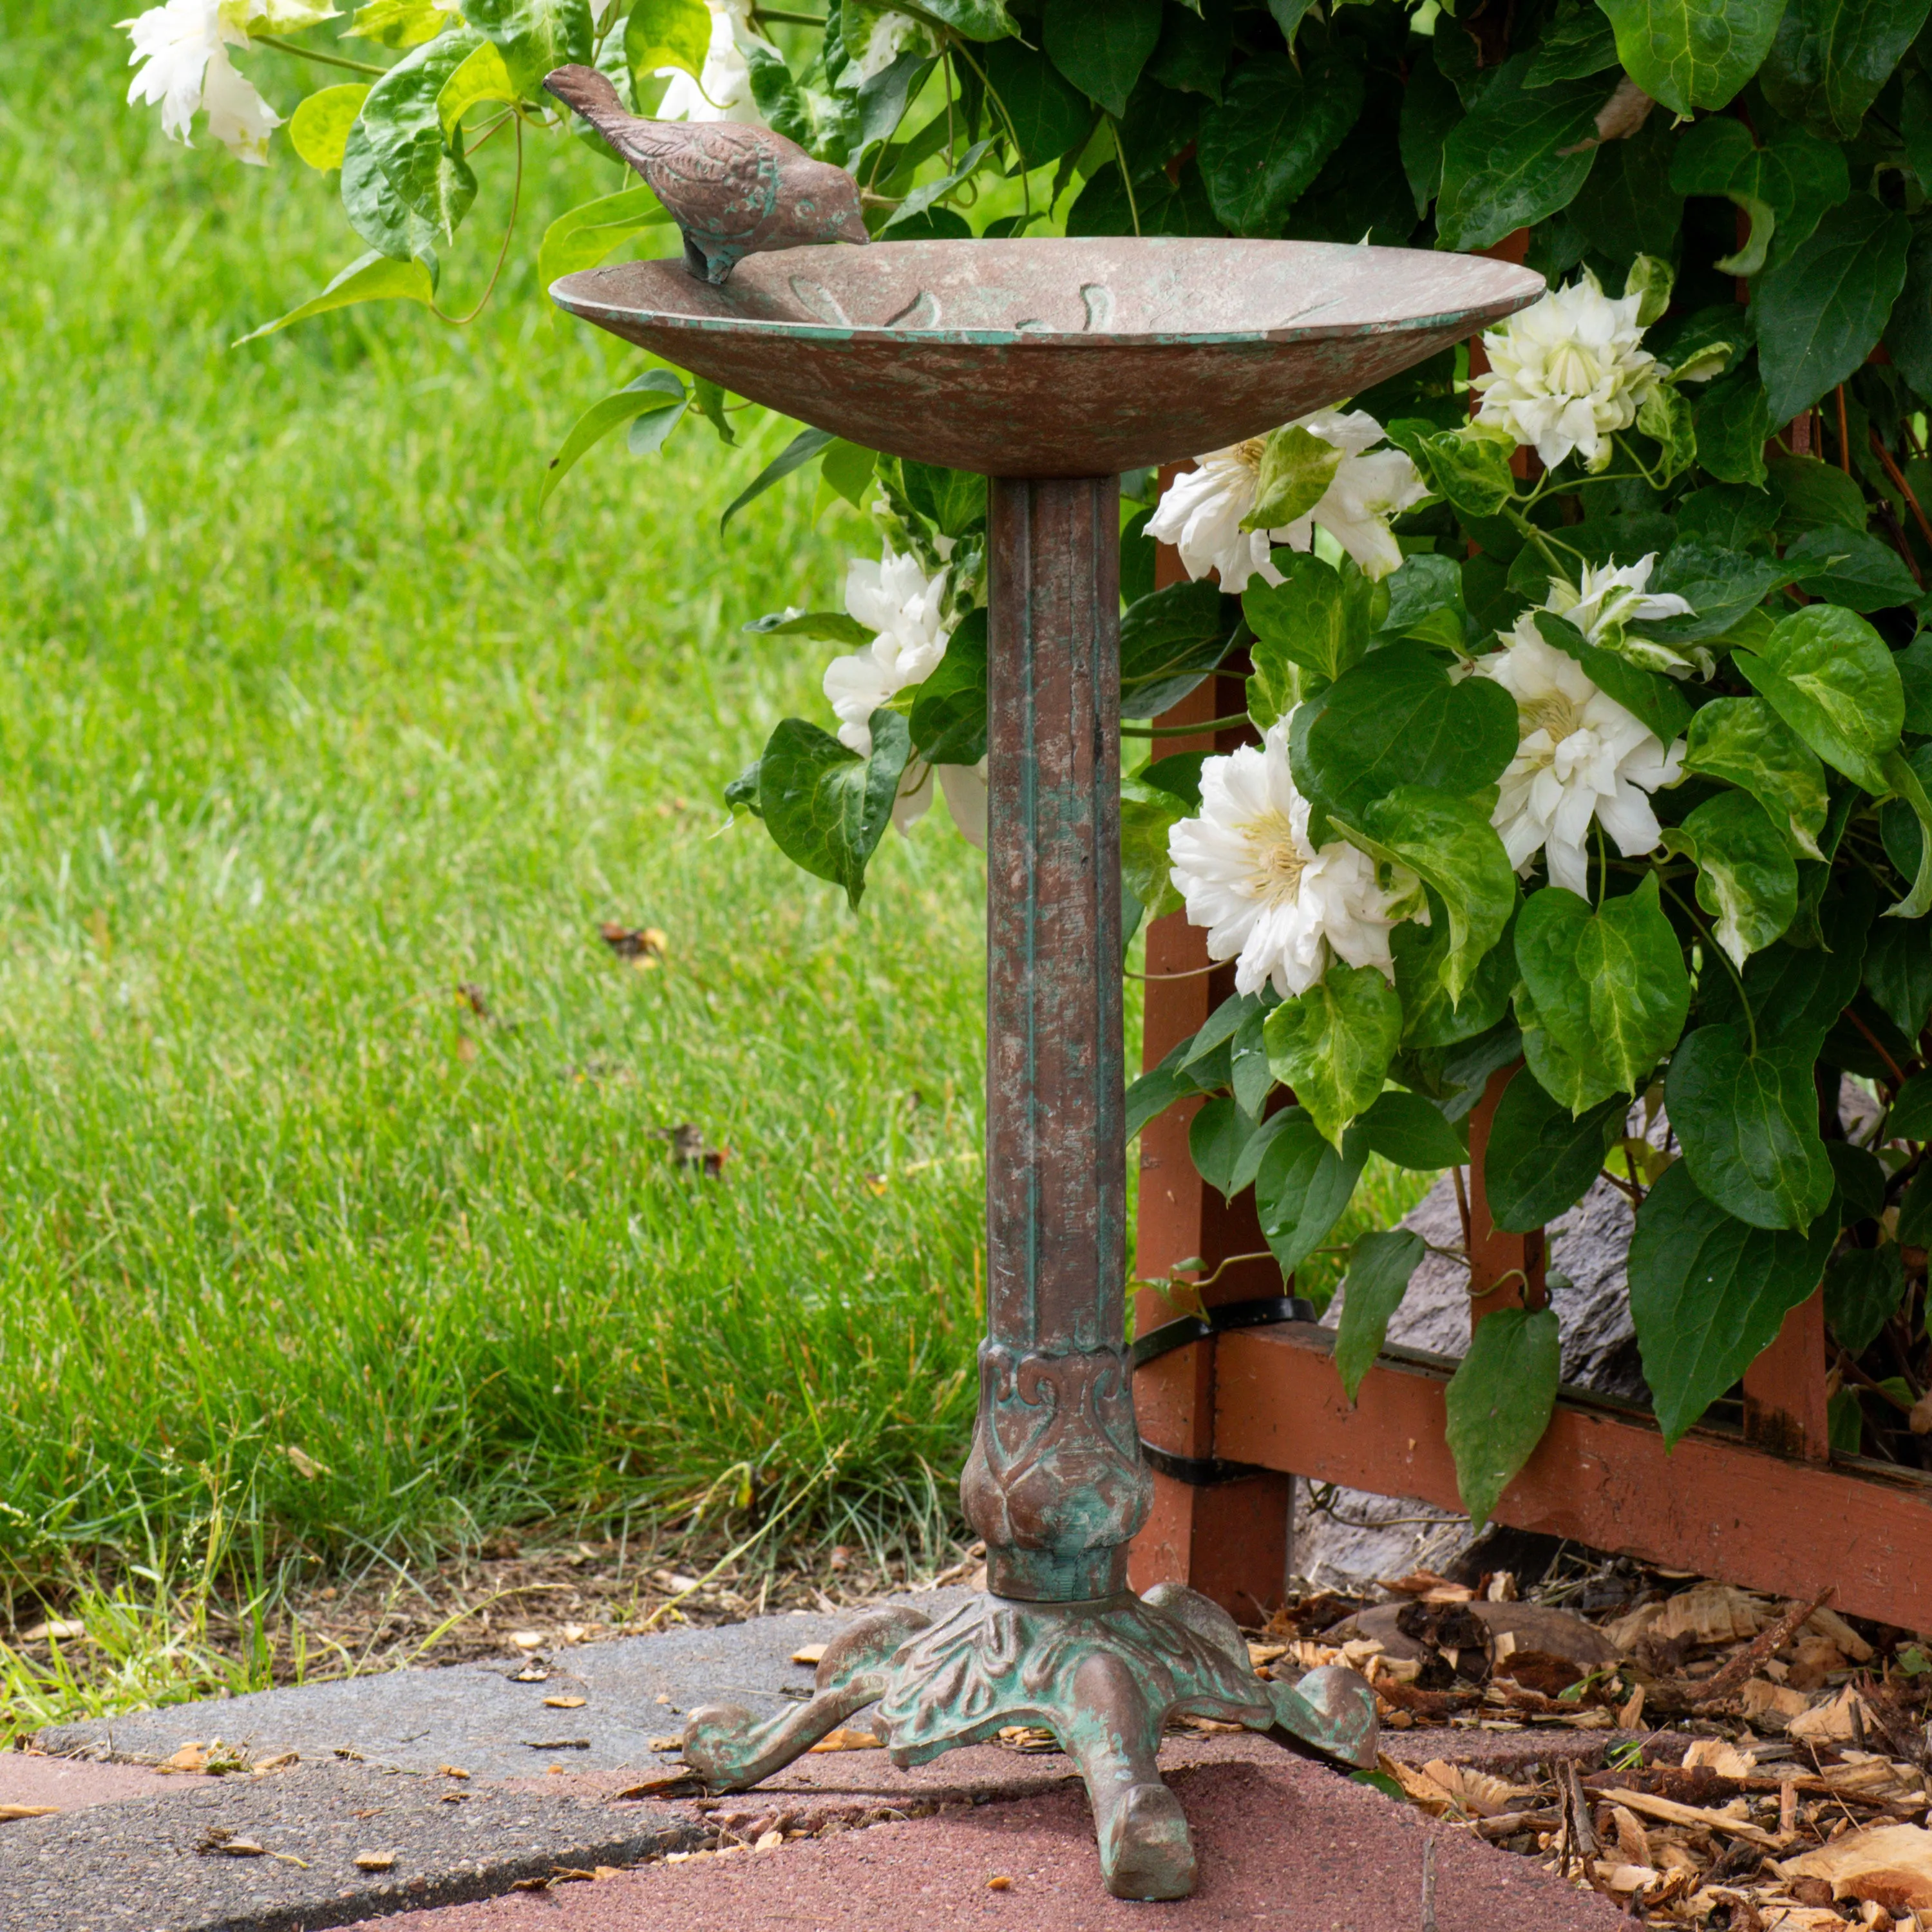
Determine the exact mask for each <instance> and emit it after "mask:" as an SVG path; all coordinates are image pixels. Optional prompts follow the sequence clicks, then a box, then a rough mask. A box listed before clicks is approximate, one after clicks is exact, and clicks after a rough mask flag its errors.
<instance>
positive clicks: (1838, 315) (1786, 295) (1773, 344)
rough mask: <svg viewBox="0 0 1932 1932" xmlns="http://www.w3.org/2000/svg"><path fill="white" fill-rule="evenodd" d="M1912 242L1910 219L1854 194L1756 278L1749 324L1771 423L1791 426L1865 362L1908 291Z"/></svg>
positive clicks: (1867, 198)
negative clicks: (1787, 255)
mask: <svg viewBox="0 0 1932 1932" xmlns="http://www.w3.org/2000/svg"><path fill="white" fill-rule="evenodd" d="M1911 239H1912V226H1911V223H1909V222H1908V221H1907V220H1906V218H1905V217H1904V216H1903V215H1902V214H1894V212H1893V211H1891V209H1889V208H1885V207H1884V206H1883V205H1882V204H1881V203H1879V202H1876V201H1875V200H1873V199H1872V197H1871V196H1870V195H1868V194H1855V195H1853V196H1851V197H1850V199H1849V200H1847V201H1846V203H1845V204H1844V205H1843V207H1842V208H1840V209H1838V211H1836V212H1835V214H1833V216H1832V219H1831V220H1830V221H1829V223H1826V225H1825V226H1823V227H1822V228H1820V229H1819V231H1818V233H1817V234H1815V235H1814V236H1812V237H1811V239H1810V240H1809V241H1808V242H1805V244H1804V245H1803V246H1802V247H1801V248H1798V249H1797V250H1796V251H1794V252H1793V254H1792V255H1791V257H1790V260H1787V261H1785V262H1784V263H1781V265H1780V266H1778V267H1777V268H1775V269H1767V270H1766V272H1765V273H1764V274H1763V275H1760V276H1759V277H1758V278H1757V281H1755V282H1754V284H1753V285H1752V289H1751V322H1752V324H1753V326H1754V327H1755V328H1756V329H1757V344H1758V362H1759V365H1760V368H1762V370H1763V374H1764V386H1765V388H1766V390H1767V391H1768V392H1769V396H1770V410H1771V419H1772V422H1775V423H1784V422H1790V420H1791V419H1792V418H1793V416H1796V415H1797V414H1798V413H1799V412H1800V411H1801V410H1806V409H1808V408H1810V407H1811V405H1812V404H1814V403H1815V402H1816V401H1817V400H1818V398H1820V396H1822V395H1823V394H1824V393H1825V392H1826V390H1827V389H1830V388H1831V387H1832V386H1833V385H1834V384H1835V383H1842V382H1843V381H1844V380H1845V379H1846V377H1849V375H1851V374H1852V372H1853V371H1855V370H1856V369H1858V368H1859V367H1860V366H1861V365H1862V364H1863V363H1864V360H1865V358H1866V357H1867V356H1868V355H1869V354H1870V353H1871V351H1872V350H1873V348H1874V347H1876V344H1877V342H1878V339H1879V336H1880V335H1881V334H1882V332H1883V331H1884V329H1885V318H1886V317H1888V315H1889V314H1891V307H1892V304H1893V303H1894V302H1895V301H1896V300H1897V298H1898V293H1899V291H1900V289H1902V288H1903V287H1904V286H1905V258H1906V249H1907V248H1908V246H1909V244H1910V242H1911Z"/></svg>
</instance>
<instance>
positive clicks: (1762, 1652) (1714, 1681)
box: [1697, 1583, 1838, 1709]
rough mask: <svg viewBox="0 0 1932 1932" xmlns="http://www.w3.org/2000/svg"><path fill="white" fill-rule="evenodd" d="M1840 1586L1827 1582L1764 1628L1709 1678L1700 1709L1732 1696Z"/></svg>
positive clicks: (1701, 1691) (1703, 1690)
mask: <svg viewBox="0 0 1932 1932" xmlns="http://www.w3.org/2000/svg"><path fill="white" fill-rule="evenodd" d="M1836 1589H1838V1586H1837V1585H1836V1584H1835V1583H1828V1584H1826V1586H1825V1587H1824V1589H1823V1590H1821V1591H1820V1592H1819V1593H1818V1595H1817V1596H1815V1597H1814V1598H1812V1599H1811V1602H1809V1603H1808V1604H1792V1605H1791V1606H1790V1608H1789V1609H1788V1610H1786V1612H1785V1613H1784V1616H1781V1617H1780V1618H1779V1619H1778V1621H1777V1622H1775V1624H1772V1625H1769V1627H1768V1628H1766V1629H1764V1630H1761V1631H1759V1632H1758V1634H1757V1636H1756V1637H1753V1638H1752V1639H1751V1642H1750V1643H1748V1644H1746V1645H1745V1647H1744V1649H1742V1650H1741V1651H1739V1652H1738V1653H1737V1654H1736V1655H1735V1656H1734V1657H1733V1658H1730V1659H1729V1660H1728V1661H1727V1662H1726V1664H1725V1665H1724V1668H1723V1669H1722V1670H1720V1671H1719V1672H1718V1673H1717V1674H1716V1676H1714V1677H1712V1678H1709V1679H1706V1682H1704V1683H1703V1685H1701V1686H1700V1694H1699V1696H1698V1699H1697V1705H1698V1708H1699V1709H1703V1708H1705V1707H1706V1706H1709V1705H1711V1704H1714V1703H1717V1702H1718V1700H1719V1699H1721V1698H1724V1697H1729V1696H1730V1694H1731V1693H1732V1692H1733V1691H1735V1690H1736V1689H1737V1688H1738V1687H1739V1685H1741V1684H1742V1683H1743V1682H1744V1681H1745V1679H1746V1678H1748V1677H1749V1676H1751V1673H1752V1672H1753V1671H1754V1670H1757V1667H1758V1666H1759V1665H1760V1664H1762V1663H1763V1661H1765V1659H1766V1658H1768V1657H1772V1656H1775V1655H1776V1654H1777V1653H1778V1652H1779V1651H1780V1650H1781V1649H1784V1646H1785V1645H1787V1643H1790V1641H1791V1640H1792V1638H1793V1636H1795V1635H1796V1633H1797V1632H1798V1631H1800V1630H1802V1628H1804V1627H1805V1625H1807V1624H1808V1623H1809V1622H1811V1619H1812V1618H1813V1617H1814V1616H1816V1615H1817V1613H1818V1612H1819V1611H1820V1610H1822V1609H1823V1607H1824V1606H1825V1604H1826V1601H1827V1600H1828V1599H1829V1598H1830V1597H1831V1595H1832V1592H1834V1591H1835V1590H1836Z"/></svg>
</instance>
